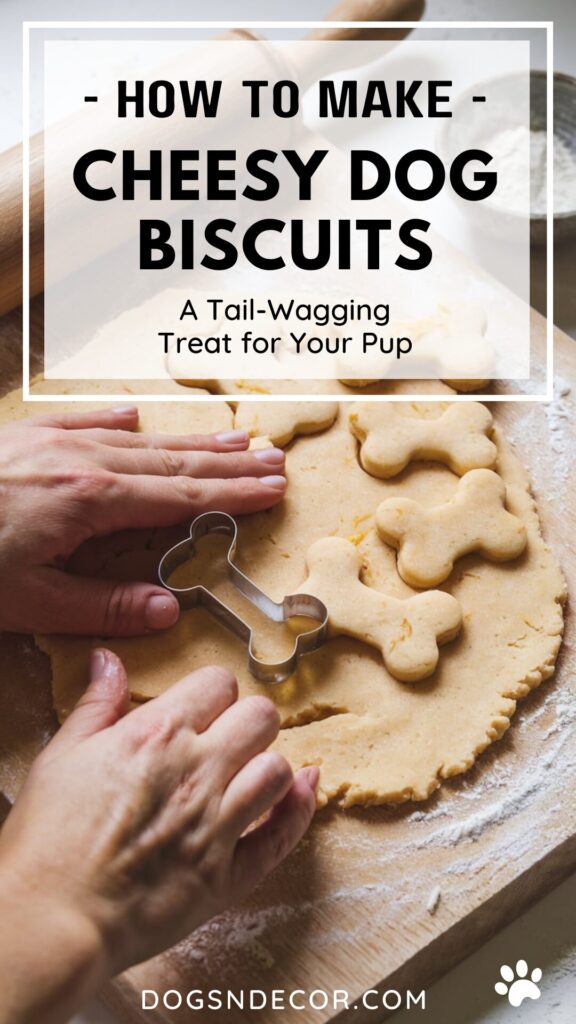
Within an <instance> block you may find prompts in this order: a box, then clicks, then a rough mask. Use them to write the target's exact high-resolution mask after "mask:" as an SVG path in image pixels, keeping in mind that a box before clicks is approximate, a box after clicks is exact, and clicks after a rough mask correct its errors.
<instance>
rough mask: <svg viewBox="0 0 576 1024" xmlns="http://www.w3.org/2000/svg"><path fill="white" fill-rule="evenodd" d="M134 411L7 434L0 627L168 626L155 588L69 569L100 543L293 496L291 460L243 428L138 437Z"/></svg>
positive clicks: (175, 609)
mask: <svg viewBox="0 0 576 1024" xmlns="http://www.w3.org/2000/svg"><path fill="white" fill-rule="evenodd" d="M137 422H138V410H137V409H136V408H135V407H131V406H127V407H120V408H118V409H106V410H103V411H99V412H86V413H78V414H73V415H60V416H55V417H45V418H34V419H30V420H24V421H23V422H20V423H14V424H10V425H8V426H4V427H1V428H0V630H12V631H14V632H24V633H30V632H36V633H80V634H91V635H100V636H131V635H136V634H141V633H147V632H152V631H155V630H159V629H167V628H168V627H169V626H173V625H174V623H175V622H176V620H177V618H178V614H179V606H178V601H177V600H176V598H175V597H174V596H173V595H172V594H169V593H168V592H167V591H166V590H164V589H163V588H162V587H160V586H154V585H153V584H151V583H136V582H129V583H119V582H115V581H110V580H98V579H94V580H92V579H84V578H82V577H80V576H73V575H71V574H67V573H66V568H65V567H66V563H67V560H68V559H69V557H70V555H71V554H72V553H73V551H75V550H76V548H77V547H78V546H79V545H80V544H81V543H82V542H83V541H85V540H87V539H89V538H90V537H95V536H101V535H103V534H108V533H113V532H114V531H116V530H124V529H127V528H129V527H155V526H172V525H174V524H176V523H179V522H182V521H183V520H185V519H188V518H192V517H193V516H194V515H196V514H197V513H199V512H204V511H206V510H207V509H215V510H220V511H224V512H229V513H231V514H237V513H244V512H257V511H260V510H261V509H265V508H268V507H269V506H271V505H275V504H276V503H277V502H278V501H280V499H281V498H282V497H283V495H284V491H285V488H286V479H285V476H284V453H283V452H282V451H280V450H279V449H277V448H268V449H263V450H261V451H257V452H248V451H246V449H247V447H248V444H249V438H248V434H247V433H245V432H244V431H232V432H229V433H225V434H216V435H207V436H202V435H200V436H196V435H185V436H174V437H173V436H171V435H168V434H138V433H132V431H133V429H134V427H135V426H136V425H137Z"/></svg>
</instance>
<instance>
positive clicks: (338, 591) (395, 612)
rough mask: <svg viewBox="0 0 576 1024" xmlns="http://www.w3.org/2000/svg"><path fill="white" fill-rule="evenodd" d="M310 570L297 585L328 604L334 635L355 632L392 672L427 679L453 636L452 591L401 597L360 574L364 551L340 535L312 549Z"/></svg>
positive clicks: (456, 615)
mask: <svg viewBox="0 0 576 1024" xmlns="http://www.w3.org/2000/svg"><path fill="white" fill-rule="evenodd" d="M306 561H307V564H308V570H309V575H308V578H307V579H306V581H305V582H304V583H303V584H302V586H301V587H300V588H299V590H300V592H301V593H303V594H312V595H314V596H315V597H319V598H320V600H321V601H323V602H324V604H325V605H326V607H327V608H328V615H329V620H328V628H329V632H330V634H331V635H332V636H339V635H344V636H352V637H355V638H356V639H358V640H363V641H364V642H365V643H367V644H370V645H371V646H373V647H377V648H379V650H380V651H381V653H382V657H383V659H384V664H385V665H386V668H387V669H388V671H389V672H390V674H391V675H393V676H395V677H396V678H397V679H401V680H403V681H404V682H415V681H416V680H418V679H425V678H426V677H427V676H429V675H431V673H432V672H433V671H434V669H435V668H436V665H437V663H438V645H439V644H443V643H446V642H447V641H448V640H452V639H453V638H454V637H455V636H456V634H457V633H458V632H459V630H460V627H461V625H462V611H461V608H460V605H459V603H458V601H457V600H456V599H455V598H454V597H452V596H451V595H450V594H445V593H443V591H440V590H435V591H430V592H429V593H427V594H416V595H414V596H413V597H408V598H405V599H402V600H401V599H399V598H396V597H390V596H388V595H386V594H382V593H380V591H378V590H373V589H372V588H371V587H367V586H366V585H365V584H364V583H362V581H361V580H360V579H359V576H360V572H361V570H362V556H361V554H360V551H359V550H358V548H357V547H356V546H355V545H354V544H351V543H350V541H347V540H344V539H343V538H341V537H325V538H323V539H322V540H319V541H316V543H314V544H313V545H312V547H311V548H309V550H308V554H307V558H306Z"/></svg>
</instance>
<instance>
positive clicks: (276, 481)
mask: <svg viewBox="0 0 576 1024" xmlns="http://www.w3.org/2000/svg"><path fill="white" fill-rule="evenodd" d="M260 483H261V484H266V486H267V487H275V488H276V490H278V491H283V490H284V488H285V487H286V477H285V476H262V477H260Z"/></svg>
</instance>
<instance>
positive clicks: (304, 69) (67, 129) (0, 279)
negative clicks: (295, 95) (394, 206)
mask: <svg viewBox="0 0 576 1024" xmlns="http://www.w3.org/2000/svg"><path fill="white" fill-rule="evenodd" d="M423 10H424V0H343V2H342V3H340V4H338V5H337V6H336V7H335V8H334V9H333V10H332V11H331V13H330V14H329V15H328V17H327V20H326V23H325V25H323V26H322V27H321V28H318V29H314V31H312V32H311V33H310V34H309V35H308V36H306V40H308V41H309V43H310V46H309V48H308V47H306V48H305V49H304V48H303V47H298V48H297V54H296V53H295V54H294V59H292V56H291V55H290V54H288V58H289V64H290V66H291V67H292V68H293V69H294V70H295V71H296V72H297V75H298V78H299V81H300V83H301V85H302V86H303V87H304V88H308V87H309V86H310V85H312V84H313V82H315V81H318V79H320V78H321V77H322V75H323V73H326V71H327V70H328V67H327V65H326V66H325V58H326V57H327V55H325V53H323V47H322V46H318V45H314V44H316V43H322V42H327V41H331V40H336V41H337V40H345V41H352V40H361V39H372V40H374V39H375V40H379V39H382V40H398V39H402V38H404V37H405V36H406V35H408V33H409V32H410V31H411V29H410V28H405V29H404V28H387V27H379V28H376V29H374V28H369V27H368V28H354V27H352V26H351V27H349V28H348V27H346V28H342V27H338V26H336V27H331V25H330V22H343V21H408V22H410V21H418V20H419V19H420V17H421V16H422V13H423ZM226 38H233V39H234V38H237V39H242V38H244V39H246V38H249V39H256V38H257V37H256V36H254V35H253V34H252V33H249V32H247V31H246V30H238V31H233V32H230V33H228V34H227V37H226ZM344 67H345V64H341V66H340V70H343V69H344ZM249 70H250V71H251V73H252V77H254V75H253V72H254V68H253V67H252V66H251V67H250V69H249ZM334 70H335V67H334V61H333V59H332V60H331V62H330V71H332V72H333V71H334ZM196 77H202V76H198V75H196ZM78 116H79V115H77V114H75V115H73V117H78ZM72 120H73V119H72V118H70V119H68V120H67V121H66V123H65V125H63V126H62V129H63V135H66V134H68V137H70V134H71V131H73V128H71V122H72ZM147 130H148V131H150V128H149V126H148V128H147ZM150 142H151V144H152V143H153V144H154V145H155V146H156V147H158V145H159V133H158V125H157V124H156V125H154V130H153V132H151V138H150ZM42 154H43V137H42V133H41V132H39V133H38V134H36V135H34V136H32V138H31V139H30V296H31V297H33V296H34V295H38V294H39V293H40V292H41V291H42V290H43V287H44V263H43V256H44V230H43V229H44V179H43V160H42ZM0 209H1V210H2V217H1V218H0V315H2V314H4V313H7V312H9V311H10V310H11V309H15V308H16V307H18V306H19V305H20V304H21V302H22V147H21V146H14V147H13V148H11V149H9V150H6V151H5V152H4V153H2V154H0ZM117 241H118V240H117V239H116V240H115V239H111V240H110V242H111V246H112V245H114V244H115V243H116V242H117Z"/></svg>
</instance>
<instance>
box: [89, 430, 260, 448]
mask: <svg viewBox="0 0 576 1024" xmlns="http://www.w3.org/2000/svg"><path fill="white" fill-rule="evenodd" d="M82 435H83V437H85V438H87V439H89V440H91V441H97V442H98V443H99V444H105V445H108V446H109V447H112V448H129V449H137V450H139V449H145V448H149V449H155V448H163V449H168V450H169V451H175V452H185V451H190V452H193V451H206V452H236V451H244V450H245V449H246V448H248V445H249V444H250V436H249V434H248V433H247V431H246V430H227V431H224V432H223V433H220V434H147V433H140V434H131V433H129V432H128V431H126V430H99V429H95V430H84V431H82Z"/></svg>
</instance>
